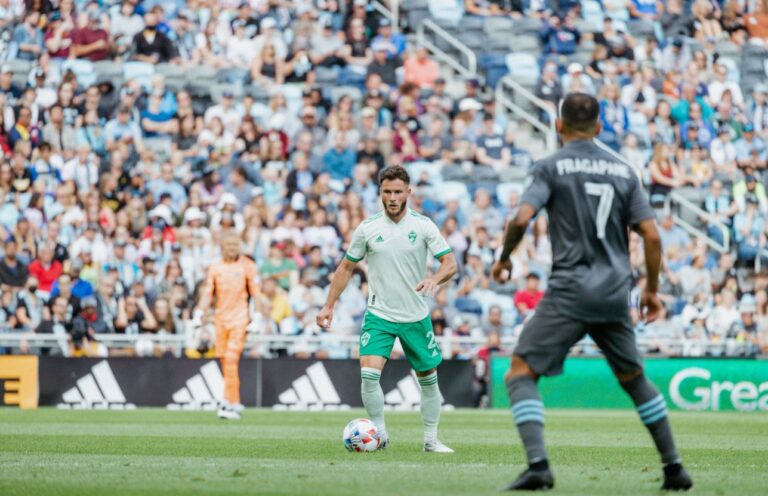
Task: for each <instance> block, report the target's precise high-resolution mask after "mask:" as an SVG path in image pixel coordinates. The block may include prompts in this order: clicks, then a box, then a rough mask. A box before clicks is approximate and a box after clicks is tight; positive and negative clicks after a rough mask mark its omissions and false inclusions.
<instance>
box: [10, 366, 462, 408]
mask: <svg viewBox="0 0 768 496" xmlns="http://www.w3.org/2000/svg"><path fill="white" fill-rule="evenodd" d="M438 370H439V374H440V389H441V391H442V393H443V397H444V402H445V405H444V406H445V407H446V408H452V407H469V406H472V405H473V394H472V372H473V367H472V363H471V362H469V361H466V360H446V361H444V362H443V363H442V364H441V365H440V367H439V369H438ZM223 383H224V379H223V377H222V374H221V369H220V367H219V364H218V362H217V361H216V360H192V359H173V358H107V359H98V358H79V359H71V358H64V357H38V356H33V355H19V356H0V405H18V406H20V407H22V408H36V407H37V406H54V407H57V408H62V409H114V410H125V409H133V408H136V407H144V406H147V407H164V408H168V409H169V410H213V409H215V408H216V407H217V404H218V402H219V401H220V400H221V399H222V394H223V389H224V387H223ZM240 383H241V387H240V389H241V396H242V402H243V404H244V405H245V406H249V407H250V406H256V407H271V408H274V409H282V410H345V409H349V408H357V407H362V401H361V399H360V365H359V362H358V361H357V360H323V361H315V360H298V359H290V358H283V359H243V360H242V361H241V362H240ZM381 385H382V388H383V389H384V395H385V397H384V400H385V404H386V408H388V409H391V410H415V409H417V408H418V405H419V400H420V394H419V385H418V382H417V380H416V376H415V375H414V374H413V373H412V372H411V370H410V367H409V365H408V362H406V361H405V360H393V361H391V362H390V363H389V364H388V365H387V367H386V369H385V370H384V373H383V374H382V376H381Z"/></svg>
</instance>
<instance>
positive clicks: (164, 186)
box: [148, 163, 187, 213]
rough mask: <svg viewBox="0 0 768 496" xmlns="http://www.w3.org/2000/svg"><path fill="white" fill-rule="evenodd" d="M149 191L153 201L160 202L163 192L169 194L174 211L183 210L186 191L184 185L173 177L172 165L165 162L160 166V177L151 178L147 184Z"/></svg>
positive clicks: (185, 201)
mask: <svg viewBox="0 0 768 496" xmlns="http://www.w3.org/2000/svg"><path fill="white" fill-rule="evenodd" d="M148 189H149V191H150V192H151V193H152V196H153V197H154V198H155V203H159V202H160V196H161V195H163V193H167V194H169V195H171V200H172V205H173V207H174V208H175V209H176V213H179V212H183V211H184V207H185V205H186V203H187V192H186V191H185V190H184V186H182V185H181V183H179V181H177V180H176V178H174V177H173V166H172V165H171V164H169V163H165V164H163V165H162V167H160V177H159V178H157V179H154V180H152V181H151V182H150V183H149V185H148Z"/></svg>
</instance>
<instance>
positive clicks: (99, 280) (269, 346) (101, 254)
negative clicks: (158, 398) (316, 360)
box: [0, 0, 768, 375]
mask: <svg viewBox="0 0 768 496" xmlns="http://www.w3.org/2000/svg"><path fill="white" fill-rule="evenodd" d="M382 4H383V7H385V8H386V7H392V6H391V5H389V3H388V2H383V3H382ZM409 9H410V10H409ZM380 10H382V9H378V10H377V9H375V8H374V6H373V5H371V4H369V2H368V1H366V0H350V1H344V0H304V1H301V0H295V1H290V0H251V1H245V2H240V1H232V0H224V1H218V2H214V1H211V0H189V1H182V0H170V1H164V2H160V1H152V0H149V1H142V0H124V1H122V2H120V1H112V0H99V1H82V0H56V1H53V0H27V1H23V0H0V40H1V41H0V49H1V50H2V52H1V56H2V64H0V65H2V67H1V68H0V72H1V74H0V108H1V109H2V112H0V150H1V151H2V161H0V239H2V240H3V241H2V251H1V253H2V258H0V284H2V287H1V290H2V293H1V294H0V326H1V327H0V333H20V332H30V331H32V332H36V333H49V334H52V335H54V336H56V337H57V338H59V339H60V342H61V344H60V346H55V347H45V348H43V349H42V350H40V351H39V352H41V353H51V354H64V355H66V356H102V355H106V354H107V353H109V354H112V355H118V354H137V353H138V354H140V355H162V354H165V353H169V350H168V349H167V348H165V347H164V346H163V345H162V344H158V342H157V340H154V341H153V340H152V339H140V340H139V341H137V343H136V345H135V346H133V347H130V348H128V349H124V348H110V347H109V346H107V345H106V344H105V343H106V341H105V340H104V339H101V340H100V338H103V336H106V335H112V334H127V335H139V336H145V337H152V336H161V335H184V336H185V346H186V349H185V350H184V353H185V354H186V355H187V356H201V355H203V356H209V355H210V354H211V349H210V346H211V344H210V342H211V341H212V340H211V336H210V333H209V331H207V330H206V329H205V328H204V329H202V330H201V329H197V328H196V327H194V326H190V325H189V321H190V319H191V308H193V307H194V302H195V301H196V295H197V293H198V291H199V285H200V283H201V282H202V280H203V278H204V276H205V273H206V268H207V266H208V265H209V264H210V263H211V261H213V260H216V259H217V257H218V256H219V246H218V240H219V239H220V238H221V236H222V233H225V232H228V231H232V230H234V231H235V232H237V233H238V234H239V235H240V236H241V238H242V241H243V249H244V253H245V254H246V255H247V256H251V257H253V258H254V259H255V260H256V262H257V264H258V266H259V269H260V273H261V278H262V290H263V298H262V299H263V301H262V304H261V311H260V314H259V315H257V316H256V318H255V320H254V324H253V326H252V331H253V333H254V334H257V335H259V336H298V337H297V338H296V339H294V340H286V342H284V343H277V342H270V341H268V340H264V339H262V340H259V342H258V344H256V345H255V346H253V347H252V348H251V349H250V351H249V353H250V354H251V355H253V356H275V355H277V356H284V355H291V356H298V357H349V356H351V354H352V353H354V348H355V346H350V345H349V344H348V343H347V341H345V340H344V339H343V338H346V337H350V336H355V335H357V333H358V332H359V326H360V320H361V317H362V315H363V312H364V311H365V306H366V276H365V270H364V269H365V264H364V263H361V264H360V268H359V270H358V272H357V273H356V275H355V279H354V282H353V283H352V284H350V285H349V287H348V289H347V290H346V291H345V293H344V294H343V296H342V298H341V301H340V303H339V305H338V306H337V308H336V317H335V320H334V328H333V329H332V330H331V331H327V332H326V331H323V330H321V329H318V328H317V327H316V325H315V324H314V320H315V313H316V312H317V311H318V309H319V308H320V307H321V306H322V304H323V303H324V301H325V291H326V290H327V287H328V284H329V280H330V278H331V277H332V274H333V270H334V267H335V265H336V263H337V262H338V261H339V260H340V257H341V256H342V255H343V253H344V250H345V248H346V247H347V245H348V242H349V240H350V238H351V234H352V232H353V230H354V229H355V227H356V226H357V225H358V224H359V223H360V222H361V221H362V220H363V219H365V218H366V217H367V216H368V215H371V214H373V213H375V212H376V211H378V210H379V208H380V203H379V200H378V196H377V195H378V189H377V184H376V174H377V172H378V171H379V170H380V169H381V168H383V167H384V166H386V165H392V164H403V165H405V166H406V167H408V168H409V170H410V172H411V174H412V182H413V184H412V186H413V196H412V198H411V207H412V208H414V209H416V210H418V211H421V212H423V213H424V214H426V215H428V216H430V217H431V218H432V219H433V220H434V221H435V222H436V224H437V225H438V227H439V228H440V230H441V231H442V233H443V234H444V236H445V237H446V239H447V240H448V242H449V243H450V245H451V247H452V248H453V250H454V252H455V253H456V256H457V259H458V261H459V264H460V272H459V276H458V277H457V278H456V280H455V281H452V282H450V283H448V284H446V285H445V286H444V287H443V288H442V289H441V290H440V291H439V293H438V294H437V296H436V298H435V300H434V303H433V309H432V311H431V317H432V321H433V324H434V327H435V331H436V334H437V335H438V336H450V337H456V338H472V339H466V340H464V341H461V340H454V342H452V343H449V345H448V346H444V347H443V352H444V354H445V355H446V356H447V357H458V358H472V357H475V358H476V359H477V357H480V358H479V359H478V360H479V362H478V363H482V362H483V360H485V358H484V357H487V356H488V354H489V352H490V351H494V350H498V349H500V348H502V347H503V345H502V340H507V339H508V338H514V337H515V336H516V335H517V333H519V329H520V325H521V324H522V323H523V322H524V321H525V319H526V318H527V317H528V316H529V315H530V313H531V312H532V311H533V310H534V309H535V308H536V305H537V304H538V302H539V300H540V299H541V297H542V295H543V292H544V291H545V290H546V280H547V276H548V274H549V272H550V270H551V261H552V255H551V249H550V245H549V240H548V233H547V231H548V223H547V218H546V215H540V216H539V217H538V218H537V219H536V220H535V222H534V223H533V224H532V226H531V228H530V232H529V234H528V235H527V236H526V239H525V241H524V243H523V244H522V246H521V248H520V249H519V250H518V251H517V252H516V253H515V254H514V257H513V258H514V262H515V265H514V267H515V269H514V274H513V277H512V280H511V281H510V282H509V283H508V284H504V285H498V284H496V283H494V282H492V281H491V279H490V277H489V271H490V266H491V264H492V262H493V259H494V255H495V253H496V252H497V250H498V249H499V248H500V241H501V237H502V232H503V227H504V225H505V222H506V220H507V219H509V218H510V216H511V215H513V214H514V212H515V209H516V208H517V205H518V201H519V198H520V193H521V191H522V187H523V183H524V177H525V175H526V173H527V172H528V170H529V168H530V167H531V166H532V164H533V163H534V159H535V158H539V157H540V156H542V154H543V151H542V144H541V143H542V140H541V138H540V136H537V135H536V133H533V132H532V131H531V130H530V129H528V128H527V127H526V126H524V125H522V124H520V122H518V119H515V117H514V116H513V115H509V114H507V112H506V111H503V109H502V107H500V106H499V102H498V101H497V99H496V96H495V95H496V94H495V92H494V88H495V85H496V84H497V83H498V81H499V79H500V78H501V77H503V76H505V75H510V74H511V75H513V76H514V75H515V71H518V70H524V69H525V68H524V65H525V64H516V61H517V62H520V61H524V62H525V61H527V62H531V63H532V64H534V65H533V67H534V69H533V73H534V77H533V79H532V85H531V90H532V91H533V92H534V93H535V94H536V95H537V96H538V97H539V98H540V99H541V100H543V101H544V102H545V103H546V105H549V106H551V107H552V108H555V107H556V105H557V102H558V101H559V100H560V99H561V98H562V96H563V95H564V94H566V93H568V92H570V91H581V92H587V93H591V94H593V95H595V96H597V97H598V99H599V100H600V104H601V114H600V120H601V123H602V125H603V132H602V133H601V135H600V139H601V141H602V142H603V143H604V144H605V145H606V146H608V147H611V148H612V149H614V150H616V151H617V152H619V153H621V155H622V156H623V157H625V158H626V160H627V161H629V162H630V163H631V164H632V166H633V167H634V168H635V170H636V172H637V174H638V175H639V176H640V177H641V178H642V180H643V182H644V184H645V185H646V186H647V188H648V193H649V197H650V199H651V201H652V203H653V205H654V206H655V207H656V208H658V211H659V220H660V225H661V230H662V236H663V242H664V250H665V262H664V268H663V274H662V286H661V287H662V293H663V298H664V301H665V303H666V310H667V313H666V316H665V318H664V319H663V320H662V321H661V322H657V323H654V324H652V325H644V324H643V323H642V322H641V320H640V318H639V313H638V308H637V306H638V300H639V293H640V290H641V288H642V285H643V284H644V275H643V271H644V263H643V254H642V247H641V246H640V244H639V242H638V240H637V239H636V238H633V241H632V246H631V252H632V264H633V267H634V269H635V275H636V289H635V290H634V291H633V292H632V295H631V300H630V305H631V309H632V312H633V318H634V319H635V321H636V324H637V333H638V336H639V338H640V339H641V343H642V346H643V348H644V350H645V351H647V352H657V353H662V354H669V355H677V354H684V355H689V356H703V355H712V356H726V355H727V356H745V355H746V356H755V355H758V354H760V353H761V349H762V350H763V351H768V297H767V293H766V287H767V286H768V278H766V273H765V271H764V270H763V269H762V268H761V267H764V266H765V263H766V262H767V261H768V251H766V233H767V232H768V231H766V229H768V222H766V216H767V215H768V197H766V192H765V185H766V183H768V173H766V165H767V164H768V149H767V148H766V141H765V140H766V139H768V86H766V65H765V63H764V62H765V60H766V59H768V2H765V1H761V0H731V1H712V0H696V1H681V0H676V1H668V2H660V1H658V2H657V1H653V0H632V1H624V0H603V1H602V2H599V1H583V2H578V1H559V2H556V1H550V0H527V1H519V0H518V1H514V0H508V1H492V0H488V1H485V0H465V1H464V2H460V1H457V0H430V1H428V2H427V1H424V0H420V1H414V2H405V4H404V5H401V6H400V10H399V12H400V16H399V17H397V18H395V19H394V21H395V23H394V25H393V19H392V18H390V17H388V16H385V15H382V13H381V12H380ZM426 18H430V19H433V20H434V21H436V22H438V23H439V24H440V25H441V26H443V27H444V28H445V29H446V31H448V32H451V33H455V34H457V36H458V37H459V39H462V40H463V41H466V42H467V44H469V45H471V44H472V43H474V42H475V38H474V37H473V36H466V35H465V36H464V37H463V38H462V37H461V36H459V33H460V32H465V33H473V32H478V31H473V29H476V28H477V27H478V26H480V29H482V28H483V26H486V27H487V26H509V29H510V31H509V32H505V31H504V30H501V31H498V32H496V33H493V34H494V36H496V38H494V39H497V40H498V37H499V36H502V37H506V38H509V37H510V36H512V34H514V35H515V38H514V39H515V40H518V41H519V40H522V41H520V43H519V46H518V47H516V48H515V47H510V48H509V49H505V50H503V51H502V54H505V55H507V56H511V58H506V59H505V60H508V61H511V62H512V64H511V66H510V67H504V68H502V69H501V71H499V70H498V69H499V68H498V66H493V67H491V66H487V65H486V66H485V68H484V69H483V70H481V71H480V72H479V73H478V74H477V75H476V76H473V77H462V78H460V77H458V76H457V75H456V74H454V72H453V71H452V70H450V69H448V68H446V66H445V64H441V63H440V61H438V60H437V59H436V57H434V56H433V54H432V53H431V52H430V51H429V50H427V48H425V47H424V46H422V45H420V44H418V43H417V42H416V36H415V33H416V30H417V23H419V22H421V21H423V20H424V19H426ZM493 20H503V22H504V23H508V24H499V22H496V23H495V24H494V22H492V21H493ZM463 26H466V27H467V29H466V30H464V29H463V28H462V27H463ZM521 29H522V31H520V30H521ZM489 39H491V38H489ZM506 43H509V40H508V39H507V41H506ZM517 48H519V50H517ZM473 49H475V50H476V51H478V53H479V54H480V55H481V56H482V55H483V54H484V53H485V47H484V46H482V44H481V45H480V46H479V47H478V46H475V47H474V48H473ZM504 52H506V53H504ZM548 115H549V114H548V113H547V112H542V116H541V118H542V119H543V120H544V121H546V120H547V119H549V117H548ZM676 194H677V195H680V197H682V198H683V199H684V200H685V201H687V202H690V203H692V204H694V205H696V206H699V207H701V209H702V211H701V212H700V213H699V214H697V215H694V216H693V218H692V219H691V218H689V219H687V220H688V221H690V224H691V225H695V226H696V227H697V229H699V230H698V231H693V230H691V229H684V227H682V226H681V223H680V222H678V220H679V219H680V217H679V216H677V213H679V212H677V211H676V210H675V209H674V208H673V206H672V205H671V203H670V198H671V197H672V196H674V195H676ZM697 233H699V234H697ZM720 246H727V247H728V249H717V248H718V247H720ZM302 337H304V338H307V339H303V338H302ZM310 337H318V339H314V340H312V339H309V338H310ZM352 342H354V340H352ZM25 351H32V352H38V350H37V349H32V348H30V347H29V346H28V345H25V344H24V343H23V342H22V343H21V344H20V346H7V347H5V348H0V353H1V352H5V353H14V352H25ZM576 352H579V353H587V354H588V353H593V352H594V350H593V347H592V346H590V343H589V342H584V343H582V344H580V345H579V347H577V350H576ZM479 370H482V367H479ZM480 374H481V375H482V372H480Z"/></svg>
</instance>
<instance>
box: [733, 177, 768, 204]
mask: <svg viewBox="0 0 768 496" xmlns="http://www.w3.org/2000/svg"><path fill="white" fill-rule="evenodd" d="M744 172H745V174H746V175H745V176H744V179H742V180H741V181H739V182H737V183H736V184H734V185H733V199H734V201H735V202H736V205H737V206H738V207H739V211H741V212H743V211H744V210H745V209H746V197H747V195H754V196H755V198H757V202H758V205H759V209H760V211H761V212H763V213H768V196H766V193H765V186H764V185H762V184H760V183H759V182H758V181H757V176H755V172H754V169H753V168H751V167H748V168H746V169H745V170H744Z"/></svg>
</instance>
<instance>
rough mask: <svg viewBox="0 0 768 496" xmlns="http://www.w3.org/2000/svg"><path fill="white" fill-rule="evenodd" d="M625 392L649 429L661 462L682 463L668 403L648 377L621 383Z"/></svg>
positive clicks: (640, 376) (641, 376) (642, 375)
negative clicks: (671, 425)
mask: <svg viewBox="0 0 768 496" xmlns="http://www.w3.org/2000/svg"><path fill="white" fill-rule="evenodd" d="M620 384H621V387H622V388H624V391H626V392H627V394H629V396H631V397H632V401H633V402H634V403H635V408H636V409H637V413H638V414H639V415H640V420H642V421H643V423H644V424H645V426H646V427H647V428H648V432H650V433H651V437H653V442H654V443H656V449H657V450H658V451H659V454H660V455H661V462H662V463H664V464H668V463H680V455H679V454H678V452H677V448H675V440H674V438H673V437H672V428H671V427H670V425H669V419H668V418H667V403H666V401H665V400H664V397H663V396H662V395H661V394H660V393H659V390H658V389H656V386H654V385H653V384H652V383H651V382H650V381H649V380H648V379H647V378H646V377H645V374H640V375H639V376H637V377H635V378H634V379H632V380H630V381H627V382H620Z"/></svg>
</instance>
